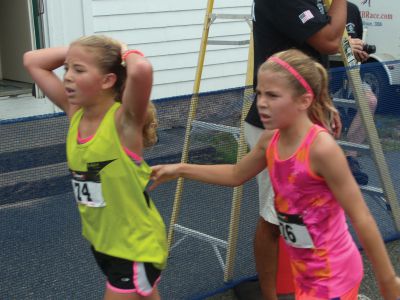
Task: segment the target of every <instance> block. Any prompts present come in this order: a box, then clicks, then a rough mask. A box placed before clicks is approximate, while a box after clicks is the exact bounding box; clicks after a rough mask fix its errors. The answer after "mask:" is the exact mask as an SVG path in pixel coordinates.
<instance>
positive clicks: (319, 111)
mask: <svg viewBox="0 0 400 300" xmlns="http://www.w3.org/2000/svg"><path fill="white" fill-rule="evenodd" d="M315 66H316V68H317V71H318V73H319V75H320V89H319V93H317V94H315V99H314V101H313V103H312V104H311V106H310V108H309V110H308V115H309V117H310V119H311V121H312V122H313V123H316V124H318V125H321V126H322V127H325V128H326V129H328V130H329V131H330V132H331V133H332V132H333V130H332V124H333V116H334V114H337V110H336V108H335V106H334V105H333V102H332V98H331V97H330V95H329V90H328V73H327V72H326V70H325V68H324V67H323V66H322V65H321V64H319V63H317V62H315Z"/></svg>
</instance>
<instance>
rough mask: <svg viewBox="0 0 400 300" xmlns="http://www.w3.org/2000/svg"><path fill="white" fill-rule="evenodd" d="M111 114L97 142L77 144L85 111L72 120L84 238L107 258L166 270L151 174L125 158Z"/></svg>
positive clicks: (70, 149) (72, 164)
mask: <svg viewBox="0 0 400 300" xmlns="http://www.w3.org/2000/svg"><path fill="white" fill-rule="evenodd" d="M119 106H120V104H119V103H115V104H113V106H112V107H111V108H110V109H109V110H108V112H107V113H106V115H105V116H104V118H103V120H102V122H101V124H100V125H99V127H98V129H97V131H96V134H95V135H94V137H93V138H92V139H91V140H90V141H88V142H87V143H85V144H79V143H78V142H77V136H78V126H79V122H80V120H81V118H82V115H83V110H82V109H80V110H78V111H77V112H76V113H75V114H74V115H73V117H72V119H71V123H70V126H69V131H68V136H67V159H68V167H69V169H70V171H71V173H72V186H73V190H74V194H75V198H76V201H77V202H78V208H79V212H80V215H81V220H82V234H83V236H84V237H85V238H86V239H87V240H89V242H90V243H91V244H92V245H93V247H94V248H95V249H96V250H97V251H99V252H102V253H105V254H107V255H111V256H115V257H119V258H124V259H128V260H133V261H140V262H150V263H153V264H154V266H155V267H157V268H159V269H163V268H164V267H165V265H166V260H167V243H166V233H165V226H164V222H163V220H162V218H161V216H160V214H159V213H158V211H157V209H156V207H155V206H154V203H153V201H152V200H151V199H150V197H149V196H148V195H147V193H146V192H145V187H146V185H147V183H148V181H149V178H150V173H151V169H150V167H149V166H148V165H147V164H146V163H145V162H144V161H142V162H141V163H140V164H136V163H135V162H133V161H132V159H131V158H130V157H129V156H128V155H127V154H126V153H125V151H124V149H123V147H122V145H121V143H120V140H119V135H118V132H117V129H116V127H115V118H114V116H115V112H116V111H117V109H118V108H119Z"/></svg>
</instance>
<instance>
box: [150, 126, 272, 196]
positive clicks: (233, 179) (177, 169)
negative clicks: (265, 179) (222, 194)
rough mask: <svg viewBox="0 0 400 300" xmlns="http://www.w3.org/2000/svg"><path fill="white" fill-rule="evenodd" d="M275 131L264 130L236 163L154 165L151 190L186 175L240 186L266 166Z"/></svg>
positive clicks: (204, 180)
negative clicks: (267, 148) (267, 153)
mask: <svg viewBox="0 0 400 300" xmlns="http://www.w3.org/2000/svg"><path fill="white" fill-rule="evenodd" d="M272 133H273V132H271V131H269V130H268V131H267V130H266V131H264V133H263V135H262V136H261V137H260V140H259V141H258V143H257V145H256V146H255V147H254V148H253V149H252V150H251V151H250V152H249V153H248V154H247V155H246V156H245V157H243V159H242V160H240V162H238V163H237V164H236V165H195V164H184V163H180V164H171V165H158V166H154V167H152V170H153V172H152V174H151V180H153V181H154V183H153V184H152V185H151V186H150V190H153V189H154V188H156V187H157V186H158V185H159V184H161V183H163V182H166V181H170V180H173V179H176V178H178V177H184V178H188V179H193V180H197V181H202V182H205V183H211V184H216V185H225V186H239V185H241V184H243V183H245V182H246V181H248V180H249V179H251V178H253V177H254V176H256V175H257V174H258V173H260V172H261V171H262V170H263V169H265V167H266V158H265V150H266V147H267V145H268V142H269V139H270V138H271V135H272Z"/></svg>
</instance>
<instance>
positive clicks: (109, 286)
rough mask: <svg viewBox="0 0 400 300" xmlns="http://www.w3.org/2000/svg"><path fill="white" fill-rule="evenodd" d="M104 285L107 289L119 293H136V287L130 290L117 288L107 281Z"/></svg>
mask: <svg viewBox="0 0 400 300" xmlns="http://www.w3.org/2000/svg"><path fill="white" fill-rule="evenodd" d="M106 286H107V288H108V289H110V290H112V291H113V292H116V293H119V294H132V293H135V294H136V293H137V290H136V289H132V290H123V289H119V288H116V287H115V286H112V285H111V283H109V282H108V281H107V283H106Z"/></svg>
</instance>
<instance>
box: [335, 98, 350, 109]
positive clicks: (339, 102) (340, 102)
mask: <svg viewBox="0 0 400 300" xmlns="http://www.w3.org/2000/svg"><path fill="white" fill-rule="evenodd" d="M332 100H333V103H335V104H337V105H339V106H345V107H356V101H355V100H351V99H342V98H333V99H332Z"/></svg>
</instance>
